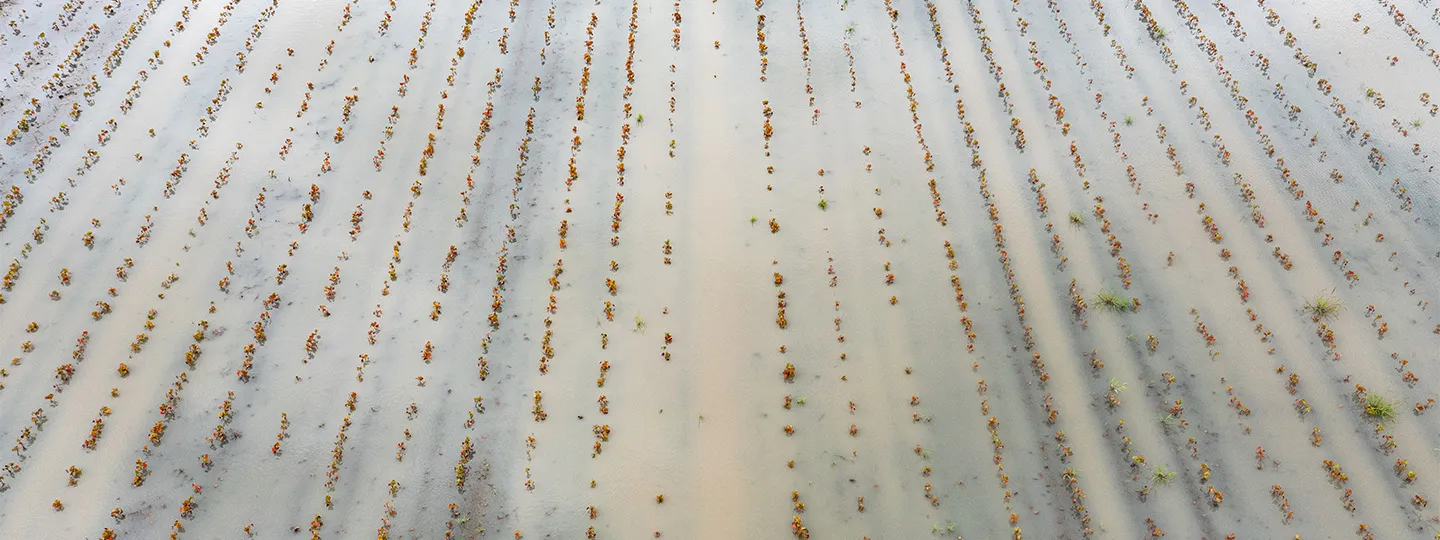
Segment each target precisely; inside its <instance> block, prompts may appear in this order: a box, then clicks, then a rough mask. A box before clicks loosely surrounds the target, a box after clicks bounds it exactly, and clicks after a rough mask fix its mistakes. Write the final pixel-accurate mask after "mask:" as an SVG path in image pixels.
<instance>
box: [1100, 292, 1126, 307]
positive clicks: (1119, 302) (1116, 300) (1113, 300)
mask: <svg viewBox="0 0 1440 540" xmlns="http://www.w3.org/2000/svg"><path fill="white" fill-rule="evenodd" d="M1095 304H1096V305H1098V306H1100V309H1101V310H1102V311H1125V310H1126V309H1127V308H1129V307H1130V302H1128V301H1126V300H1125V299H1124V298H1121V297H1120V295H1119V294H1116V293H1115V291H1109V290H1102V291H1100V292H1098V293H1095Z"/></svg>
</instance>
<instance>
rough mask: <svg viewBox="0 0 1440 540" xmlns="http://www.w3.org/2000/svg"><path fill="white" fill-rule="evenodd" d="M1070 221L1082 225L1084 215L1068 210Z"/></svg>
mask: <svg viewBox="0 0 1440 540" xmlns="http://www.w3.org/2000/svg"><path fill="white" fill-rule="evenodd" d="M1070 223H1072V224H1075V225H1084V224H1085V216H1084V215H1082V214H1081V213H1079V212H1070Z"/></svg>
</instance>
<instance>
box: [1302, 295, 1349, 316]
mask: <svg viewBox="0 0 1440 540" xmlns="http://www.w3.org/2000/svg"><path fill="white" fill-rule="evenodd" d="M1344 308H1345V305H1344V304H1342V303H1341V302H1340V300H1339V299H1338V298H1335V297H1333V296H1329V295H1325V294H1320V295H1316V296H1315V298H1314V299H1313V300H1306V301H1305V311H1306V312H1309V313H1310V315H1312V316H1314V318H1315V319H1317V320H1328V319H1333V318H1334V317H1335V316H1336V315H1339V314H1340V310H1342V309H1344Z"/></svg>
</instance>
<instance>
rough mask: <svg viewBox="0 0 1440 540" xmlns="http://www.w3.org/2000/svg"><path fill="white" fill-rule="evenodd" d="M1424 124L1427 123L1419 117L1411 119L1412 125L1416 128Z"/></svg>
mask: <svg viewBox="0 0 1440 540" xmlns="http://www.w3.org/2000/svg"><path fill="white" fill-rule="evenodd" d="M1423 125H1425V121H1424V120H1421V119H1419V118H1416V119H1414V120H1411V121H1410V127H1413V128H1415V129H1420V126H1423Z"/></svg>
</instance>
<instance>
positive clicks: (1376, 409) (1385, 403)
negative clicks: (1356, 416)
mask: <svg viewBox="0 0 1440 540" xmlns="http://www.w3.org/2000/svg"><path fill="white" fill-rule="evenodd" d="M1365 416H1367V417H1370V418H1373V419H1375V420H1376V421H1379V422H1381V423H1385V422H1389V421H1391V420H1394V419H1395V404H1394V403H1392V402H1391V401H1390V400H1388V399H1385V396H1382V395H1380V394H1365Z"/></svg>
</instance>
